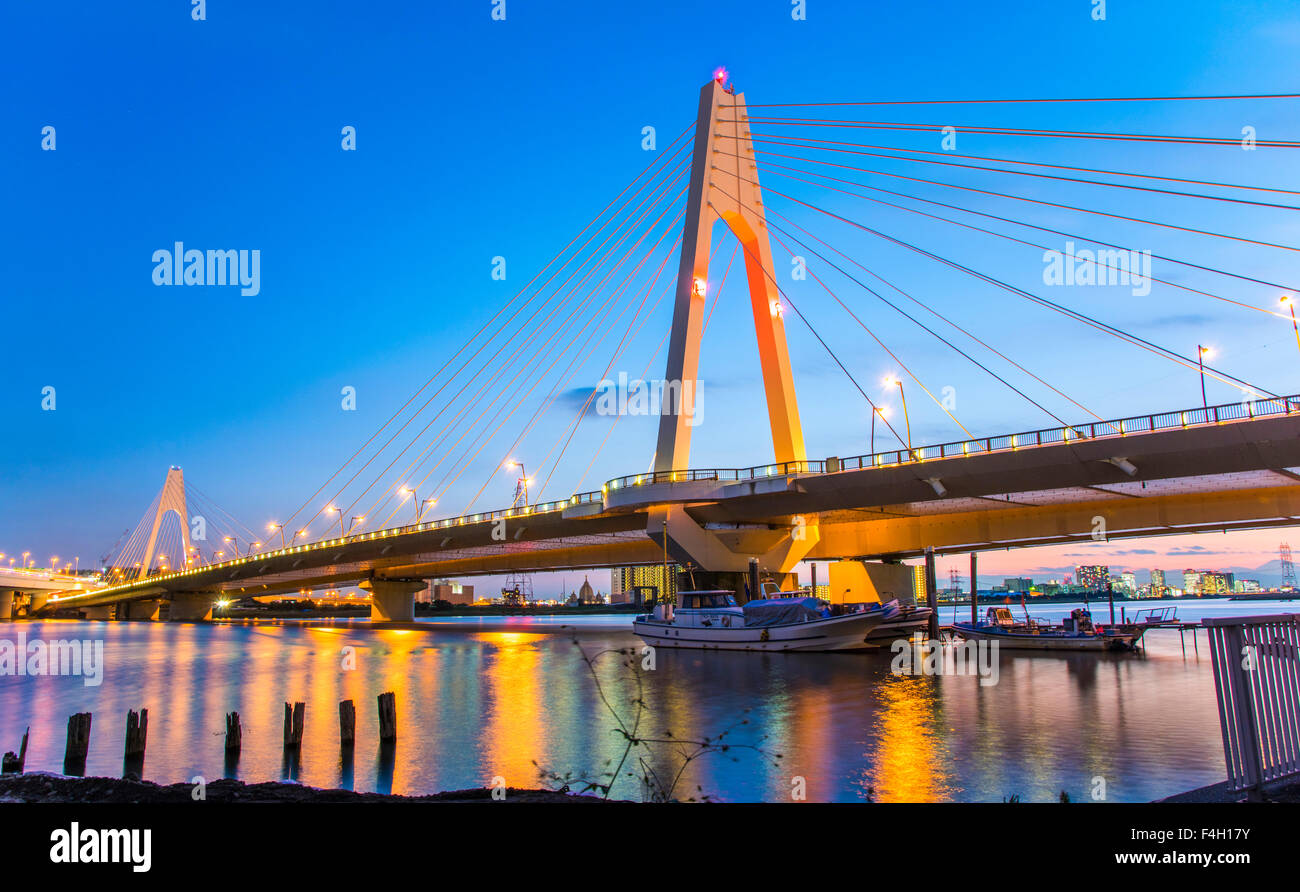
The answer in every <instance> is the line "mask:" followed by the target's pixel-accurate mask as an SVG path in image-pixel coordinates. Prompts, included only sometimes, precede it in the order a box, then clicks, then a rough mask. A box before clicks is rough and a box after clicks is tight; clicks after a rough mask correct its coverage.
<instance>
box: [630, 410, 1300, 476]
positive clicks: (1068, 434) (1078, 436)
mask: <svg viewBox="0 0 1300 892" xmlns="http://www.w3.org/2000/svg"><path fill="white" fill-rule="evenodd" d="M1297 412H1300V396H1288V397H1274V398H1269V399H1257V400H1244V401H1242V402H1239V403H1225V404H1224V405H1220V406H1209V407H1202V408H1197V409H1187V410H1185V411H1179V412H1166V413H1164V414H1159V415H1156V414H1152V415H1135V416H1133V417H1131V418H1117V419H1114V420H1112V421H1090V422H1087V423H1085V424H1073V425H1065V426H1062V427H1050V428H1043V429H1041V430H1033V431H1024V432H1022V433H1018V434H1002V435H1001V436H996V437H982V438H976V439H971V440H957V441H954V442H951V443H940V444H938V445H934V446H916V447H914V448H912V449H906V448H904V449H892V450H889V451H886V452H875V453H871V454H868V455H854V456H850V457H848V458H839V459H831V460H829V461H797V462H777V463H774V464H769V465H757V466H755V467H752V468H694V469H682V470H678V471H647V472H646V473H644V474H629V475H627V476H626V477H616V478H614V479H613V480H610V481H609V482H607V483H606V484H605V491H612V490H618V489H626V488H628V487H633V486H649V485H653V484H660V483H684V482H689V481H694V480H719V481H733V480H734V481H741V480H755V479H762V478H764V477H780V476H784V475H788V474H824V473H834V472H836V471H858V470H865V469H868V468H886V467H894V466H897V465H903V464H915V463H919V462H926V461H934V460H936V459H945V458H961V457H963V456H968V455H985V454H989V453H994V452H1008V451H1016V450H1020V449H1030V448H1034V447H1038V446H1055V445H1059V444H1061V443H1072V442H1080V441H1083V440H1103V439H1109V438H1112V437H1124V436H1127V435H1129V434H1143V433H1155V432H1158V431H1162V430H1175V429H1178V428H1188V427H1200V426H1203V425H1210V424H1224V423H1228V422H1233V421H1248V420H1251V419H1255V418H1266V417H1269V416H1274V415H1292V414H1295V413H1297Z"/></svg>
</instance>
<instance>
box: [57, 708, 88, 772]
mask: <svg viewBox="0 0 1300 892" xmlns="http://www.w3.org/2000/svg"><path fill="white" fill-rule="evenodd" d="M89 750H90V713H88V712H78V713H74V714H73V715H70V716H68V742H67V746H66V747H64V750H63V773H64V774H66V775H69V776H71V777H75V776H78V775H83V774H85V773H86V753H87V752H88V751H89Z"/></svg>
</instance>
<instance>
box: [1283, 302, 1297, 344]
mask: <svg viewBox="0 0 1300 892" xmlns="http://www.w3.org/2000/svg"><path fill="white" fill-rule="evenodd" d="M1279 303H1281V304H1282V306H1284V307H1286V308H1287V309H1288V310H1290V311H1291V327H1292V328H1293V329H1295V345H1296V349H1300V324H1298V323H1297V322H1296V318H1295V298H1294V297H1292V296H1291V295H1289V294H1284V295H1282V300H1281V301H1279Z"/></svg>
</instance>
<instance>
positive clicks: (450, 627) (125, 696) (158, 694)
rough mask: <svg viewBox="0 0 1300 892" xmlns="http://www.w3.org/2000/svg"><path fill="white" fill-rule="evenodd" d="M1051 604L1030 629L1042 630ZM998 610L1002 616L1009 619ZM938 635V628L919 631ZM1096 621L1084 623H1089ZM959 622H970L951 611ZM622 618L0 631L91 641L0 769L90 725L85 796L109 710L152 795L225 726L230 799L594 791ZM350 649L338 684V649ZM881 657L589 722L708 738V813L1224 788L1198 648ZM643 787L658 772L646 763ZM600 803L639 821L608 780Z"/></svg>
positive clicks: (1173, 641)
mask: <svg viewBox="0 0 1300 892" xmlns="http://www.w3.org/2000/svg"><path fill="white" fill-rule="evenodd" d="M1071 606H1073V605H1059V606H1054V607H1052V606H1047V607H1038V606H1035V607H1034V608H1033V610H1032V612H1033V613H1034V614H1035V615H1045V616H1050V615H1060V614H1062V613H1065V612H1068V610H1069V609H1070V607H1071ZM1015 609H1016V611H1017V612H1018V611H1019V606H1018V605H1016V607H1015ZM1298 610H1300V606H1297V604H1296V603H1294V602H1293V603H1274V602H1262V603H1242V602H1228V601H1214V602H1204V603H1189V602H1179V611H1178V612H1179V616H1180V618H1183V619H1189V620H1191V619H1198V618H1200V617H1202V616H1225V615H1233V614H1238V613H1286V612H1297V611H1298ZM941 612H942V615H943V617H942V618H943V621H944V622H949V621H951V619H952V613H953V611H952V608H945V609H943V610H942V611H941ZM1095 613H1096V615H1097V617H1098V618H1099V619H1105V616H1106V613H1105V607H1104V605H1103V606H1101V607H1100V608H1098V609H1097V610H1096V611H1095ZM957 615H958V616H959V617H967V616H969V608H958V609H957ZM629 624H630V619H629V618H627V617H622V616H619V617H614V616H609V617H590V616H589V617H580V618H565V619H554V618H516V617H502V618H488V619H468V620H466V619H452V620H440V621H431V622H429V623H427V624H426V625H427V627H428V628H427V631H424V630H420V631H375V630H371V629H368V628H366V627H365V625H364V624H357V625H348V624H346V623H339V624H331V623H301V624H299V623H284V624H277V625H270V624H262V625H244V624H210V625H197V624H165V623H132V622H127V623H100V622H66V621H65V622H46V623H23V624H18V623H15V624H7V625H0V638H7V639H10V640H14V639H16V637H17V635H18V632H19V630H20V629H21V630H25V631H26V633H27V636H28V638H29V640H30V639H34V638H37V637H39V638H42V639H45V640H52V639H60V638H63V639H69V638H98V639H101V640H103V642H104V659H105V664H106V666H105V675H104V681H103V684H102V685H101V686H100V687H97V688H96V687H86V686H85V685H84V684H83V683H82V679H80V678H76V677H43V678H31V677H24V678H16V677H0V749H13V750H16V749H17V748H18V743H19V740H20V738H21V735H22V732H23V729H24V727H26V726H28V725H30V726H31V729H32V737H31V743H30V745H29V750H28V756H27V767H28V770H32V771H40V770H44V771H55V772H58V771H61V770H62V763H63V747H64V740H65V735H66V726H67V718H68V716H69V715H70V714H72V713H74V712H83V711H89V712H92V713H94V724H93V728H92V732H91V745H90V756H89V759H88V762H87V774H103V775H116V774H120V773H121V770H122V740H123V736H124V734H125V724H126V711H127V710H128V709H133V708H134V709H138V708H140V707H142V706H147V707H148V708H149V740H148V755H147V759H146V762H145V769H144V774H145V776H146V777H147V778H149V779H152V780H155V781H158V782H161V783H173V782H177V781H188V780H190V779H191V778H193V777H195V776H203V777H205V778H209V779H211V778H215V777H220V776H222V775H223V774H225V773H226V765H225V759H224V747H223V739H224V738H223V735H224V718H223V717H224V714H225V713H227V712H230V711H232V710H236V711H238V712H239V714H240V716H241V717H242V720H243V727H244V748H243V753H242V756H241V758H240V760H239V762H238V765H237V766H235V767H234V770H233V771H232V772H231V773H232V774H234V776H237V777H239V778H241V779H243V780H247V781H263V780H275V779H279V778H283V777H287V776H289V775H290V774H291V773H293V775H294V776H296V778H297V779H298V780H300V781H302V782H303V783H306V784H310V785H313V786H327V787H334V786H348V787H352V788H354V789H358V790H381V791H387V792H395V793H408V794H418V793H430V792H437V791H440V790H454V789H463V788H466V787H476V786H487V785H490V784H491V783H492V779H493V778H494V777H497V776H500V777H503V778H505V779H506V782H507V783H508V784H509V785H511V786H521V787H529V786H538V785H539V782H538V772H537V768H536V767H535V766H534V764H533V763H534V761H535V762H536V763H538V764H539V765H541V766H542V767H544V768H547V769H550V770H553V771H555V772H558V773H564V772H568V771H572V772H574V773H575V774H586V775H595V774H597V773H599V772H600V771H602V770H605V768H606V764H607V762H608V760H610V759H616V758H617V757H618V754H619V752H620V750H621V748H620V747H619V741H620V739H621V738H620V737H619V736H618V735H617V733H615V731H614V728H615V722H614V720H613V717H612V716H611V715H610V714H609V712H608V711H607V709H606V708H605V707H604V706H603V705H602V704H601V702H600V698H599V697H598V695H597V688H596V684H595V682H594V680H593V678H592V676H591V674H590V673H589V671H588V669H587V667H586V665H585V664H584V663H583V661H582V659H581V657H580V655H579V653H578V646H577V645H575V644H574V638H575V637H576V639H577V641H578V645H580V646H581V647H582V649H583V650H584V651H585V652H586V653H587V654H589V655H594V654H596V653H597V652H599V651H601V650H606V649H616V648H628V647H637V648H639V647H640V642H639V640H638V639H636V638H635V637H634V636H633V635H632V634H631V632H630V625H629ZM347 647H351V648H355V662H356V668H355V669H351V670H349V669H345V668H344V653H345V651H344V648H347ZM890 660H891V655H890V654H889V653H888V652H883V653H879V654H806V655H798V654H786V655H781V654H745V653H700V652H690V651H684V652H676V653H673V652H667V651H661V652H660V653H659V654H658V665H657V667H656V668H655V669H654V670H653V671H641V670H640V668H639V662H640V659H639V657H638V659H637V661H636V662H637V665H636V667H635V668H631V667H628V666H625V665H623V664H622V663H621V661H620V660H619V659H618V657H617V656H614V655H607V656H604V657H600V658H598V660H597V667H598V672H597V674H598V677H599V678H600V681H601V683H602V685H603V686H604V689H605V691H606V693H607V695H608V697H609V699H610V701H611V703H613V704H614V705H615V706H616V707H617V708H619V709H620V710H621V711H622V712H623V713H624V714H625V715H626V716H627V717H628V718H629V719H631V718H632V717H633V716H634V715H635V709H634V707H632V706H631V705H630V700H631V699H632V698H633V697H635V696H636V694H637V690H638V686H637V678H638V676H639V677H640V679H641V681H642V683H643V685H644V700H645V703H646V711H645V712H644V714H643V715H642V719H641V721H642V728H643V730H645V731H651V732H654V733H656V734H658V733H659V732H663V731H668V732H671V734H672V736H673V737H675V738H679V739H680V738H686V737H700V736H706V735H707V736H713V735H717V734H719V733H722V732H724V731H727V730H728V729H729V728H730V729H732V730H731V731H730V732H728V734H727V738H726V739H727V740H728V741H729V742H731V743H734V744H748V745H754V746H759V747H762V748H764V749H765V750H767V751H768V752H769V753H770V754H775V753H780V754H782V758H781V759H780V760H779V765H773V764H772V762H773V760H772V758H770V757H768V758H765V757H764V756H762V755H760V754H757V753H755V752H753V751H751V750H749V749H746V748H743V747H739V748H735V749H733V750H731V751H730V752H728V753H725V754H723V753H714V754H709V755H705V756H703V757H702V758H700V759H698V760H696V761H695V762H693V763H692V764H691V765H690V766H689V767H688V768H687V770H686V772H685V773H684V774H683V777H682V783H681V786H679V787H678V792H679V794H680V795H691V793H692V792H693V791H695V789H696V787H697V785H698V787H699V788H701V789H702V791H703V792H704V793H705V794H708V795H711V796H713V797H714V798H718V799H722V800H728V801H753V800H786V799H789V798H790V791H791V787H792V778H793V777H796V776H798V777H802V778H804V779H805V780H806V785H807V798H808V799H810V800H834V801H853V800H860V799H862V798H864V797H866V796H867V795H868V790H872V791H874V796H875V798H876V800H877V801H932V800H976V801H985V800H999V799H1001V798H1002V797H1003V796H1007V795H1010V794H1019V795H1020V796H1021V798H1022V799H1025V800H1047V799H1054V798H1056V796H1057V795H1058V794H1059V792H1060V791H1061V790H1062V789H1064V790H1066V791H1068V792H1069V793H1070V795H1071V796H1072V798H1075V799H1084V798H1087V796H1088V793H1089V790H1090V789H1091V781H1092V778H1094V777H1098V776H1100V777H1104V778H1105V779H1106V784H1107V792H1108V797H1109V798H1110V799H1111V800H1118V801H1132V800H1150V799H1154V798H1158V797H1161V796H1167V795H1170V794H1173V793H1176V792H1179V791H1182V790H1185V789H1190V788H1192V787H1197V786H1201V785H1204V784H1209V783H1214V782H1216V781H1219V780H1222V779H1223V775H1224V767H1223V753H1222V749H1221V742H1220V737H1219V730H1218V719H1217V716H1216V711H1215V700H1214V680H1213V676H1212V672H1211V667H1210V662H1209V655H1208V648H1207V646H1206V640H1205V637H1204V633H1201V639H1200V655H1199V658H1198V657H1197V655H1196V654H1195V653H1194V652H1193V649H1192V643H1191V636H1190V635H1189V636H1188V639H1187V654H1186V656H1184V655H1183V653H1182V650H1181V648H1180V645H1179V636H1178V633H1177V632H1174V631H1154V632H1151V633H1149V634H1148V635H1147V653H1146V654H1145V655H1144V656H1143V655H1136V656H1135V655H1114V656H1112V655H1106V656H1101V657H1098V656H1092V655H1087V654H1059V655H1041V654H1030V653H1025V654H1013V653H1012V652H1009V651H1008V652H1004V653H1003V654H1002V655H1001V659H1000V677H999V681H998V684H996V685H994V686H987V687H982V686H980V685H979V683H978V679H977V678H974V677H938V678H934V677H928V678H927V677H908V678H898V677H894V676H892V675H891V674H890V671H889V666H890ZM387 690H391V691H394V692H395V693H396V698H397V712H398V735H399V740H398V744H397V748H396V752H395V755H394V756H393V758H392V759H391V761H388V760H385V759H381V758H380V755H379V751H378V746H377V737H378V722H377V718H376V714H375V696H376V695H377V694H378V693H380V692H382V691H387ZM345 698H351V699H353V700H354V701H355V702H356V704H357V713H358V715H357V724H358V728H357V739H358V744H357V746H356V752H355V758H354V761H353V764H352V765H350V766H349V765H345V764H342V763H341V761H340V758H339V747H338V712H337V704H338V701H339V700H342V699H345ZM286 700H288V701H294V700H302V701H304V702H305V703H306V704H307V718H306V734H305V739H304V742H303V747H302V757H301V763H300V765H299V766H297V768H296V770H295V769H294V768H293V767H291V766H287V765H286V764H285V762H284V760H283V754H282V747H281V723H282V721H283V709H284V706H283V704H284V702H285V701H286ZM656 753H657V756H656V761H655V763H654V764H655V767H656V769H657V770H658V771H660V772H668V771H675V770H676V769H677V767H678V765H679V763H680V758H679V757H678V756H676V755H675V754H674V753H673V752H672V751H671V749H670V748H669V747H664V746H661V747H659V748H657V751H656ZM615 795H616V796H621V797H626V798H638V797H639V796H640V795H641V788H640V784H639V783H638V782H636V781H635V780H634V779H632V778H624V779H622V780H620V781H619V783H618V785H617V786H616V787H615Z"/></svg>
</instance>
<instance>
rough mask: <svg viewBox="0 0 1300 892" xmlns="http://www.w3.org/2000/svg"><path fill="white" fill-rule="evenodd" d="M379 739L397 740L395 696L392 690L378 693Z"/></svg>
mask: <svg viewBox="0 0 1300 892" xmlns="http://www.w3.org/2000/svg"><path fill="white" fill-rule="evenodd" d="M378 700H379V740H380V742H381V743H392V742H393V741H395V740H397V698H396V696H395V695H394V694H393V692H392V691H385V692H384V693H382V694H380V695H379V698H378Z"/></svg>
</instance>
